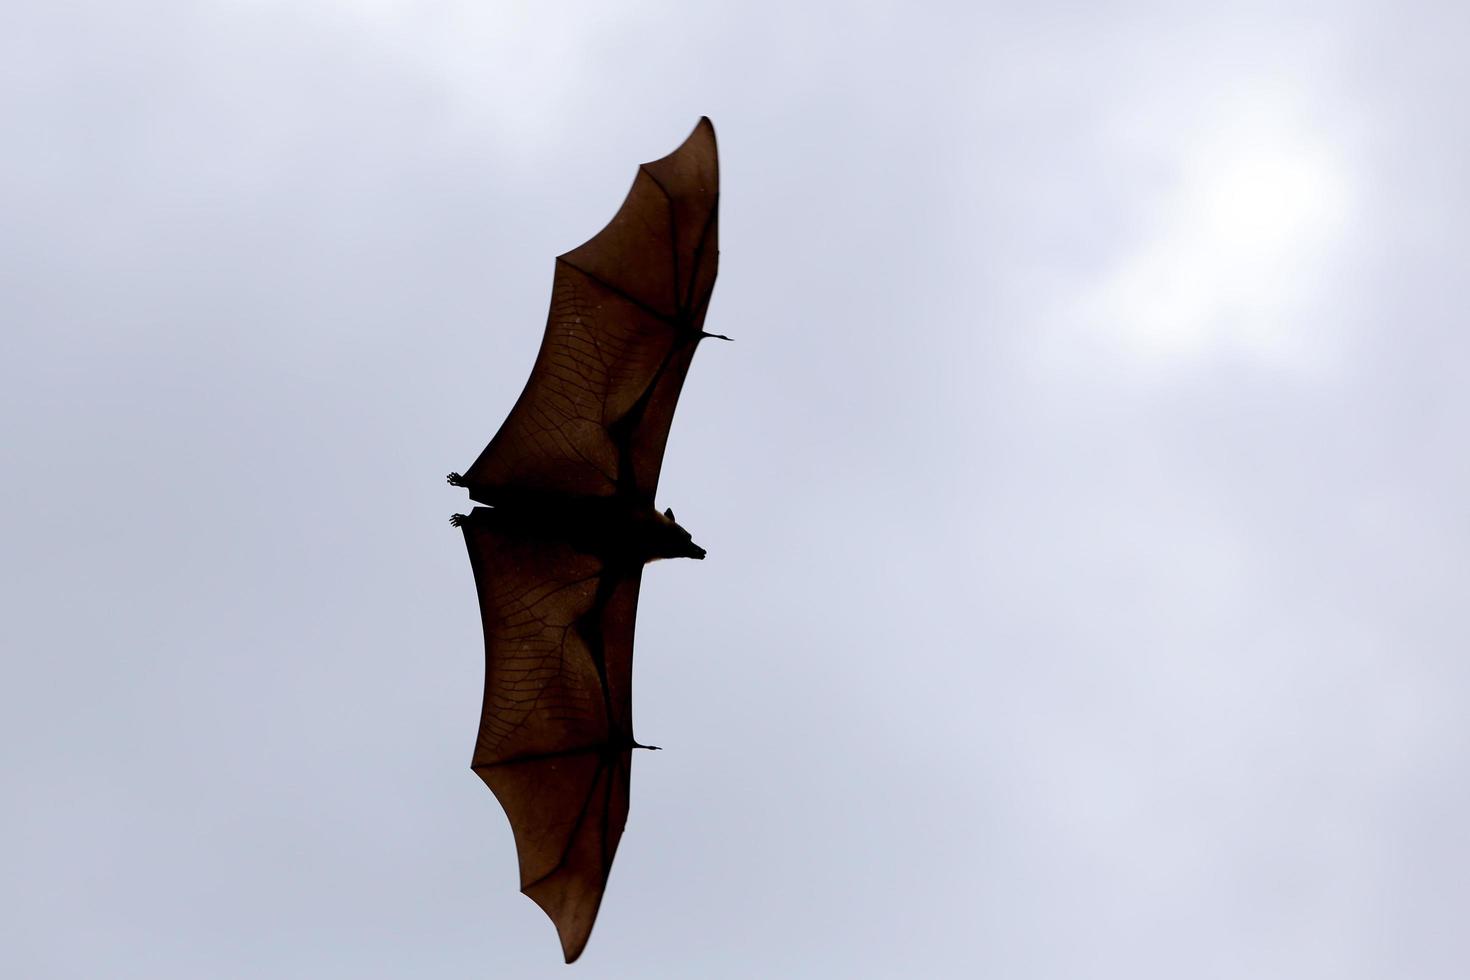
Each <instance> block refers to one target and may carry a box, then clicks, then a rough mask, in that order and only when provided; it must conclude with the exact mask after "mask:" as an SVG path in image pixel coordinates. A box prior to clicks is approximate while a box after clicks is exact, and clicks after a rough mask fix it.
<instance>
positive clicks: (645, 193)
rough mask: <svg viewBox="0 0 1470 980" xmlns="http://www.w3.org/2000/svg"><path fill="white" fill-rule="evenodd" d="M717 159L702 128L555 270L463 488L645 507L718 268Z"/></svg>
mask: <svg viewBox="0 0 1470 980" xmlns="http://www.w3.org/2000/svg"><path fill="white" fill-rule="evenodd" d="M719 188H720V170H719V157H718V153H717V150H716V146H715V130H714V126H713V125H711V124H710V121H709V120H708V119H701V120H700V121H699V125H697V126H695V127H694V132H692V133H691V134H690V135H689V138H688V139H686V140H685V141H684V143H683V144H682V145H681V146H680V147H679V148H678V149H677V150H675V151H674V152H673V153H671V154H669V155H668V156H666V157H664V158H663V159H661V160H655V161H653V162H652V163H645V164H643V165H642V166H641V167H639V168H638V175H637V177H635V178H634V180H633V186H632V188H631V189H630V190H629V191H628V196H627V198H626V199H625V200H624V201H623V204H622V207H620V208H619V209H618V212H617V214H615V215H614V216H613V219H612V220H611V221H610V222H608V224H607V227H605V228H603V229H602V231H600V232H598V233H597V234H596V235H594V236H593V237H592V238H591V239H590V240H588V241H587V242H586V243H585V244H583V245H581V246H580V247H578V248H575V249H573V250H572V251H570V252H567V253H566V254H565V255H561V256H559V257H558V258H557V260H556V274H555V278H554V279H553V280H552V290H551V312H550V314H549V316H548V317H547V321H546V333H545V335H544V336H543V338H542V341H541V350H540V352H539V353H538V354H537V355H536V365H535V367H534V368H533V369H532V371H531V377H530V380H528V381H527V382H526V387H525V390H524V391H522V392H521V396H520V398H519V399H518V400H517V401H516V404H515V407H514V408H512V409H511V412H510V415H509V416H508V417H507V418H506V420H505V423H504V424H503V425H502V426H501V427H500V431H499V432H497V433H496V434H495V438H494V439H492V440H491V441H490V444H489V445H488V446H486V447H485V450H484V452H482V453H481V454H480V456H479V458H478V459H476V460H475V462H474V464H473V465H472V466H471V467H470V468H469V469H468V470H466V471H465V474H464V476H463V477H462V478H460V479H461V480H462V482H463V484H464V485H465V486H466V487H468V488H469V491H470V496H471V497H473V498H474V499H476V500H478V501H480V502H481V503H485V504H491V505H498V504H501V503H505V502H511V501H514V500H517V499H527V498H531V499H535V498H539V497H543V496H545V495H547V494H552V495H562V496H579V497H605V496H612V495H614V494H618V495H623V496H626V497H627V498H629V499H636V500H639V501H641V502H644V503H647V504H649V505H652V503H653V493H654V490H655V488H656V487H657V485H658V475H659V468H660V466H661V464H662V462H663V453H664V445H665V443H666V442H667V440H668V435H669V426H670V424H671V423H672V422H673V418H674V407H675V405H676V404H677V402H678V400H679V391H680V389H681V388H682V387H683V384H684V375H685V373H686V372H687V371H688V370H689V363H690V361H691V360H692V359H693V357H694V350H695V347H696V346H698V343H699V340H700V338H701V337H703V336H705V334H704V333H703V325H704V316H705V311H706V309H708V307H709V300H710V294H711V292H712V291H713V290H714V285H715V274H716V272H717V269H718V266H719Z"/></svg>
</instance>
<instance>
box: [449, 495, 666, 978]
mask: <svg viewBox="0 0 1470 980" xmlns="http://www.w3.org/2000/svg"><path fill="white" fill-rule="evenodd" d="M462 527H463V530H464V535H465V543H466V544H467V545H468V547H469V553H470V565H471V567H472V568H473V569H474V573H475V588H476V590H477V591H478V593H479V598H480V614H481V619H482V620H483V623H484V628H485V700H484V706H483V709H482V713H481V718H480V733H479V737H478V738H477V740H476V742H475V755H474V762H473V768H474V770H475V772H476V773H478V774H479V776H480V778H481V779H483V780H484V781H485V783H486V785H488V786H489V787H490V789H491V790H492V791H493V792H494V793H495V796H496V798H497V799H498V800H499V801H500V804H501V806H502V807H504V809H505V813H506V816H507V817H508V818H509V819H510V826H511V830H512V832H513V833H514V834H515V840H516V851H517V853H518V855H519V858H520V870H521V891H523V892H524V893H525V894H526V895H528V896H529V897H530V898H531V899H532V900H534V901H535V902H536V904H537V905H540V906H541V908H542V909H543V910H544V911H545V912H546V914H547V915H548V916H550V917H551V920H552V922H554V923H555V924H556V929H557V933H558V934H559V935H560V937H561V942H562V951H563V952H564V953H565V955H566V960H567V962H568V963H570V962H572V960H574V959H576V958H577V957H578V956H579V955H580V954H581V952H582V948H583V947H584V946H585V945H586V943H587V937H588V935H589V934H590V933H591V931H592V924H593V922H594V920H595V919H596V917H597V909H598V906H599V905H600V904H601V902H602V893H603V889H604V888H605V887H606V884H607V877H608V873H609V871H610V870H611V868H612V861H613V855H614V854H615V853H616V852H617V847H618V841H619V840H620V839H621V837H622V834H623V825H624V823H625V822H626V820H627V816H628V780H629V766H630V762H631V755H632V751H631V749H632V719H631V710H632V709H631V704H632V699H631V696H630V692H629V690H628V684H629V681H630V679H631V677H632V660H633V625H634V617H635V615H636V613H637V607H638V587H639V580H640V577H641V574H642V566H641V565H639V566H635V567H631V568H629V567H623V568H618V567H609V566H607V565H605V564H604V562H603V560H602V559H599V558H597V557H595V556H592V555H588V554H584V553H582V552H579V551H577V550H575V549H574V548H572V547H571V546H570V545H568V544H566V543H563V542H557V541H555V540H551V539H548V538H546V537H542V536H538V535H535V534H534V533H529V532H527V530H526V529H525V527H524V526H523V525H521V524H518V523H517V522H515V521H513V520H511V519H507V518H506V517H505V516H503V515H500V514H498V513H497V512H496V511H495V510H493V509H490V508H476V510H475V511H474V513H473V515H471V517H470V518H468V519H467V520H465V521H463V524H462Z"/></svg>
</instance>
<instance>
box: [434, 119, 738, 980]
mask: <svg viewBox="0 0 1470 980" xmlns="http://www.w3.org/2000/svg"><path fill="white" fill-rule="evenodd" d="M718 205H719V161H718V158H717V155H716V150H715V131H714V127H713V126H712V125H711V124H710V121H709V120H708V119H700V121H699V125H697V126H696V127H695V128H694V132H693V133H692V134H690V136H689V138H688V139H687V140H685V141H684V144H683V145H682V146H680V147H679V148H678V149H677V150H675V151H674V152H673V153H671V154H670V155H669V156H666V157H664V158H663V159H662V160H657V161H655V162H653V163H646V164H644V165H643V166H642V167H640V168H639V170H638V176H637V177H636V178H635V179H634V181H633V187H632V190H630V191H629V192H628V197H627V199H626V200H625V201H624V202H623V206H622V207H621V208H620V209H619V210H618V213H617V214H616V215H614V216H613V219H612V221H611V222H609V223H608V225H607V227H606V228H604V229H603V230H602V231H601V232H599V233H598V234H597V235H596V236H595V237H594V238H592V239H591V240H590V241H588V242H587V243H586V244H585V245H583V246H581V247H580V248H577V249H573V250H572V251H570V252H567V253H566V254H565V255H562V256H560V257H559V258H558V259H557V260H556V278H555V279H554V280H553V284H552V294H551V314H550V316H549V318H548V319H547V323H546V336H545V337H544V338H543V340H542V341H541V352H540V353H539V354H538V355H537V356H536V366H535V367H534V368H533V369H532V371H531V378H530V380H529V381H527V382H526V388H525V390H524V391H523V392H521V397H520V399H519V400H518V401H517V402H516V404H515V407H514V408H512V409H511V412H510V416H509V417H508V418H506V420H505V423H504V424H503V425H502V426H501V427H500V431H499V432H497V433H496V434H495V438H494V439H492V440H490V445H488V446H487V447H485V451H484V452H483V453H481V454H480V458H479V459H477V460H475V463H474V465H473V466H471V467H470V468H469V470H468V471H467V472H466V473H465V474H464V475H463V476H460V475H459V474H458V473H451V474H450V475H449V482H450V483H452V484H454V485H455V486H462V487H466V488H468V489H469V494H470V496H471V497H472V498H474V499H475V500H477V501H479V502H480V503H484V504H489V505H490V506H489V507H477V508H475V509H474V510H473V511H472V512H471V513H470V515H469V516H465V515H463V514H456V515H454V517H453V518H452V520H453V523H454V524H455V525H456V526H457V527H460V528H462V529H463V531H464V536H465V543H466V545H468V547H469V552H470V566H471V567H472V568H473V569H474V573H475V587H476V589H477V590H478V592H479V597H480V615H481V618H482V620H483V622H484V627H485V702H484V709H483V711H482V714H481V717H480V736H479V739H478V740H477V741H476V743H475V756H474V762H473V766H472V768H473V769H474V771H475V772H477V773H478V774H479V775H480V778H481V779H483V780H484V781H485V783H486V785H488V786H489V787H490V789H491V790H492V791H494V793H495V795H496V797H497V798H498V799H499V800H500V804H501V806H503V807H504V808H505V812H506V815H507V816H508V817H509V818H510V825H511V830H512V831H513V832H514V833H515V840H516V850H517V852H518V853H519V855H520V866H521V891H523V892H525V893H526V894H527V895H529V896H530V897H531V898H532V899H533V900H535V902H536V904H537V905H540V906H541V908H542V909H543V910H545V912H546V914H547V915H549V916H551V920H552V921H553V922H554V923H555V924H556V929H557V933H558V934H559V935H560V936H561V944H562V950H563V952H565V954H566V959H567V962H568V963H570V962H572V961H573V960H575V959H576V958H577V957H578V956H579V955H581V952H582V948H583V947H584V946H585V945H586V944H587V936H588V934H589V933H591V931H592V923H593V922H594V920H595V919H596V918H597V908H598V906H599V905H600V904H601V902H602V893H603V889H604V888H605V887H606V885H607V876H608V871H609V869H610V868H611V867H612V860H613V855H614V853H615V852H616V851H617V847H618V840H619V839H620V838H621V836H622V833H623V824H624V822H625V821H626V820H627V816H628V773H629V766H630V763H631V760H632V754H633V753H632V750H633V749H635V748H650V749H651V748H656V746H651V745H639V743H638V742H637V741H635V740H634V738H633V718H632V698H631V692H630V690H629V686H630V682H631V677H632V669H633V620H634V616H635V615H636V613H637V609H638V585H639V580H640V578H641V577H642V574H643V566H644V564H645V563H647V562H650V561H653V560H654V559H656V558H679V557H684V558H703V557H704V549H703V548H701V547H699V546H698V545H696V544H695V543H694V542H693V541H692V540H691V539H690V536H689V532H688V531H686V530H684V528H682V527H680V526H679V524H678V523H677V522H675V520H674V514H673V511H667V510H666V511H664V512H663V513H662V514H660V513H659V512H658V510H657V509H656V508H655V507H654V504H653V495H654V490H655V488H656V487H657V486H658V474H659V467H660V465H661V464H662V462H663V455H664V444H665V443H666V442H667V440H668V435H669V425H670V423H671V422H672V421H673V418H674V406H675V404H676V403H677V402H678V400H679V390H680V388H681V387H682V386H683V384H684V375H685V374H686V373H687V372H688V370H689V362H690V361H691V359H692V358H693V357H694V349H695V348H696V347H697V346H698V345H699V341H700V340H702V339H703V338H705V337H710V336H717V335H715V334H707V333H705V332H704V330H703V329H702V326H703V323H704V314H705V310H706V308H707V307H708V306H709V299H710V293H711V292H712V291H713V289H714V285H715V271H716V266H717V265H718V262H719V251H718V244H717V241H718V231H717V225H718V217H717V213H718ZM721 339H725V340H728V339H729V338H727V337H726V338H721Z"/></svg>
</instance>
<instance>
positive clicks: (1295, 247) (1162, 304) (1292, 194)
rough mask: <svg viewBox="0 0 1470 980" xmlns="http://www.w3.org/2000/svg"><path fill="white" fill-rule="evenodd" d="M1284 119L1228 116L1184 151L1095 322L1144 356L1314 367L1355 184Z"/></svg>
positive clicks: (1096, 305)
mask: <svg viewBox="0 0 1470 980" xmlns="http://www.w3.org/2000/svg"><path fill="white" fill-rule="evenodd" d="M1273 109H1274V107H1273V106H1269V105H1268V106H1267V107H1264V108H1263V107H1253V108H1247V109H1245V110H1243V111H1236V112H1234V113H1227V114H1225V118H1224V119H1222V120H1221V121H1220V122H1219V123H1218V124H1216V125H1215V126H1214V128H1213V129H1212V130H1209V131H1207V132H1205V133H1204V134H1203V136H1202V137H1200V138H1197V139H1195V140H1193V141H1190V142H1188V143H1186V144H1185V145H1183V146H1182V147H1180V148H1178V151H1177V153H1178V155H1177V157H1176V159H1175V160H1174V161H1173V164H1174V169H1175V172H1176V173H1177V175H1178V176H1177V179H1176V180H1175V181H1174V182H1173V183H1172V185H1171V186H1169V187H1168V188H1167V189H1166V190H1165V191H1164V192H1163V193H1162V194H1161V196H1160V198H1159V201H1158V208H1157V211H1156V213H1155V218H1154V221H1153V223H1152V225H1151V226H1150V228H1149V233H1148V235H1147V237H1146V239H1145V240H1144V242H1143V243H1142V245H1141V247H1140V248H1138V249H1137V250H1136V251H1135V252H1133V253H1132V254H1131V255H1129V256H1127V257H1126V258H1125V259H1124V260H1123V261H1122V262H1120V263H1119V264H1118V266H1117V267H1116V268H1115V270H1114V271H1113V273H1112V275H1110V276H1109V277H1108V278H1107V279H1106V280H1105V282H1104V283H1103V284H1102V286H1101V288H1100V289H1099V290H1098V292H1097V293H1096V294H1095V295H1094V296H1093V297H1092V310H1091V311H1090V312H1091V313H1092V317H1091V319H1094V320H1101V321H1102V322H1103V323H1104V324H1106V325H1107V327H1108V328H1109V329H1110V330H1112V331H1115V332H1116V334H1117V335H1118V336H1120V337H1121V338H1122V339H1123V340H1124V341H1125V342H1126V343H1127V344H1128V345H1129V346H1130V347H1132V348H1134V349H1136V350H1137V351H1138V352H1140V353H1143V354H1146V355H1151V356H1160V357H1178V356H1181V355H1194V354H1199V353H1203V352H1205V351H1208V350H1213V349H1218V348H1219V347H1222V346H1227V347H1231V348H1235V349H1237V350H1243V351H1244V352H1246V353H1249V354H1252V355H1255V356H1258V357H1260V358H1262V359H1265V360H1269V361H1274V362H1281V361H1300V360H1302V359H1304V358H1310V357H1312V356H1314V353H1315V351H1314V350H1313V348H1314V345H1315V341H1316V338H1317V337H1319V336H1320V328H1321V325H1319V324H1313V323H1312V322H1311V316H1310V311H1309V307H1310V300H1311V298H1312V296H1313V294H1314V293H1315V291H1316V284H1317V283H1318V282H1319V281H1320V279H1321V277H1322V274H1323V272H1324V268H1325V266H1326V264H1327V262H1328V260H1329V259H1330V257H1331V254H1332V252H1333V250H1334V248H1335V246H1336V245H1337V243H1338V242H1339V241H1340V239H1341V238H1342V236H1343V234H1344V233H1345V231H1346V228H1347V221H1348V217H1349V211H1350V205H1351V200H1350V198H1351V195H1350V181H1349V179H1348V176H1347V171H1346V166H1345V163H1344V161H1343V158H1342V155H1341V154H1340V153H1339V152H1337V151H1336V150H1335V148H1334V146H1333V145H1332V143H1331V142H1330V141H1329V140H1327V139H1326V138H1324V136H1323V135H1322V134H1320V133H1317V132H1314V131H1312V130H1311V129H1310V128H1308V127H1303V126H1302V125H1301V124H1300V123H1299V122H1298V121H1296V120H1294V119H1290V118H1286V116H1287V114H1285V113H1283V112H1281V111H1279V110H1275V111H1273Z"/></svg>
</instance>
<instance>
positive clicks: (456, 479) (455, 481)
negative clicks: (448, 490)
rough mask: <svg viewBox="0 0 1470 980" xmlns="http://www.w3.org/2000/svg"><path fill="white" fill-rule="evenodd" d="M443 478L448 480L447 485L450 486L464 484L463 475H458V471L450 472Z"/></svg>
mask: <svg viewBox="0 0 1470 980" xmlns="http://www.w3.org/2000/svg"><path fill="white" fill-rule="evenodd" d="M444 479H446V480H448V481H449V485H450V486H451V487H462V486H464V477H462V476H460V475H459V474H458V473H451V474H449V475H448V476H446V477H445V478H444Z"/></svg>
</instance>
